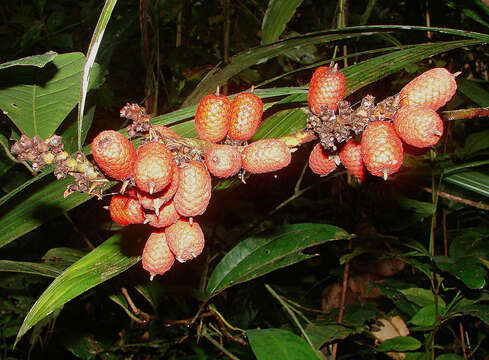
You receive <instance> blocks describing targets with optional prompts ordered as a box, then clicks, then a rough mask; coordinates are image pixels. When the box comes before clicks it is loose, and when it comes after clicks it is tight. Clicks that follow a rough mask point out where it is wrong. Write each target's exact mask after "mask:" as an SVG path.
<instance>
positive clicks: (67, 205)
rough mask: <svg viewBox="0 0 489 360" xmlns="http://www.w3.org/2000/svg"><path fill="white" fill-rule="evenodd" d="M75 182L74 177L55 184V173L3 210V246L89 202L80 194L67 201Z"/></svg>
mask: <svg viewBox="0 0 489 360" xmlns="http://www.w3.org/2000/svg"><path fill="white" fill-rule="evenodd" d="M72 181H73V180H72V179H70V178H66V179H63V180H59V181H55V179H54V176H53V175H52V174H51V176H50V177H44V178H43V179H41V181H37V182H35V183H33V184H32V186H30V187H29V191H22V192H21V193H18V194H17V195H16V196H14V197H13V198H12V199H11V200H10V201H9V202H8V203H7V204H5V205H3V206H2V207H0V229H2V231H1V233H0V247H2V246H5V245H6V244H8V243H9V242H11V241H13V240H15V239H17V238H18V237H19V236H21V235H23V234H25V233H27V232H29V231H31V230H33V229H35V228H37V227H38V226H39V225H41V224H42V223H43V222H45V221H47V220H49V219H52V218H53V217H55V216H58V215H60V214H62V213H63V212H65V211H68V210H70V209H72V208H74V207H75V206H78V205H80V204H81V203H83V202H85V201H86V200H88V199H89V198H90V196H88V195H86V194H83V193H78V192H75V193H73V194H71V195H70V196H68V197H67V198H65V199H64V198H63V192H64V190H65V189H66V186H67V185H68V184H70V183H71V182H72ZM19 205H21V206H19Z"/></svg>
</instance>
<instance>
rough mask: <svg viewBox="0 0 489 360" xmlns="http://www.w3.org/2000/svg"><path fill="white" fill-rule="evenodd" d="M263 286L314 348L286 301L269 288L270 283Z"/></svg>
mask: <svg viewBox="0 0 489 360" xmlns="http://www.w3.org/2000/svg"><path fill="white" fill-rule="evenodd" d="M265 288H266V289H267V290H268V291H269V292H270V294H272V296H273V297H274V298H275V299H277V300H278V301H279V303H280V305H282V307H283V308H284V309H285V310H286V311H287V312H288V313H289V315H290V317H291V318H292V320H293V321H294V323H295V324H296V325H297V327H298V328H299V330H300V331H301V333H302V335H303V336H304V338H305V339H306V341H307V342H308V343H309V345H310V346H311V348H312V349H313V350H316V349H315V348H314V345H313V344H312V342H311V339H309V336H307V333H306V332H305V330H304V328H303V327H302V325H301V323H300V321H299V319H297V316H295V314H294V312H293V311H292V310H291V309H290V307H289V305H287V303H286V302H285V301H284V300H283V299H282V298H281V297H280V296H279V295H278V294H277V293H276V292H275V291H274V290H273V289H272V288H271V286H270V285H268V284H265Z"/></svg>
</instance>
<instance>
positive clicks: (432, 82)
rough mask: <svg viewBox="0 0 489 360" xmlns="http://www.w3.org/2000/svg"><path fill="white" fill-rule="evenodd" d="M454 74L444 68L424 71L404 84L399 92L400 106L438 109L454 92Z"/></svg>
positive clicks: (455, 84)
mask: <svg viewBox="0 0 489 360" xmlns="http://www.w3.org/2000/svg"><path fill="white" fill-rule="evenodd" d="M456 90H457V82H456V81H455V76H453V74H451V73H450V72H449V71H448V70H447V69H445V68H433V69H430V70H428V71H425V72H424V73H422V74H421V75H419V76H418V77H417V78H414V79H413V80H411V81H410V82H409V83H408V84H406V86H404V87H403V88H402V90H401V92H400V94H399V97H400V103H401V105H402V106H406V105H419V106H424V107H429V108H431V109H433V110H435V111H436V110H438V109H439V108H441V107H442V106H443V105H445V104H446V103H447V102H448V101H449V100H450V99H451V98H452V96H453V95H454V94H455V91H456Z"/></svg>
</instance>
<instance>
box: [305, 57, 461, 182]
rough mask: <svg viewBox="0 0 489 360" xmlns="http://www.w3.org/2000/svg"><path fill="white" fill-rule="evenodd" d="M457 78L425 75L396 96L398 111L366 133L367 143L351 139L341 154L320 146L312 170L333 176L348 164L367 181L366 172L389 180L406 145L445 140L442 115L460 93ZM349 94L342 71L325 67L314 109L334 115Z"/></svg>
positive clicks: (317, 79) (438, 72) (315, 85)
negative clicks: (440, 109)
mask: <svg viewBox="0 0 489 360" xmlns="http://www.w3.org/2000/svg"><path fill="white" fill-rule="evenodd" d="M455 76H456V75H454V74H451V73H450V72H449V71H448V70H446V69H445V68H433V69H430V70H428V71H426V72H424V73H422V74H421V75H419V76H418V77H416V78H415V79H413V80H412V81H410V82H409V83H408V84H407V85H405V86H404V87H403V88H402V90H401V91H400V93H399V94H397V95H396V96H395V97H394V104H393V106H394V108H395V111H394V112H393V113H390V114H388V116H385V117H384V118H383V119H382V120H377V119H375V118H374V117H373V119H372V121H371V122H369V123H368V125H367V126H366V128H365V131H363V133H362V136H361V141H356V140H354V139H351V140H349V141H347V142H346V143H345V145H344V146H343V147H342V148H341V149H340V151H339V152H338V153H331V152H328V151H325V149H324V148H323V146H321V144H320V143H318V144H317V145H316V147H314V149H313V150H312V152H311V154H310V157H309V165H310V168H311V170H312V171H313V172H315V173H316V174H320V175H327V174H329V173H331V172H332V171H334V170H335V169H336V168H337V166H338V165H339V164H340V163H343V165H344V166H345V168H346V169H347V170H348V171H349V172H350V173H351V174H353V175H354V176H356V177H357V178H358V179H359V180H361V181H362V180H363V179H364V177H365V168H366V169H367V170H368V171H369V172H370V173H371V174H372V175H375V176H380V177H383V178H384V179H387V177H388V176H389V175H391V174H393V173H395V172H397V171H398V170H399V168H400V167H401V165H402V162H403V145H402V142H403V141H404V142H405V143H406V144H409V145H412V146H414V147H418V148H424V147H429V146H433V145H435V144H436V143H437V142H438V141H439V140H440V138H441V136H442V134H443V121H442V119H441V117H440V116H439V115H438V113H437V112H436V111H437V110H438V109H439V108H440V107H442V106H444V105H445V104H446V103H447V102H448V101H449V100H450V99H451V98H452V97H453V95H454V94H455V91H456V89H457V83H456V81H455ZM344 94H345V77H344V76H343V74H342V73H341V72H339V71H338V70H337V67H336V66H335V67H319V68H317V69H316V71H315V72H314V74H313V77H312V79H311V83H310V85H309V93H308V103H309V108H310V110H311V112H312V113H313V115H317V116H318V117H319V116H321V115H322V114H324V113H325V111H333V112H334V111H335V110H336V109H337V108H338V103H339V101H341V100H342V99H343V97H344ZM326 121H327V120H326Z"/></svg>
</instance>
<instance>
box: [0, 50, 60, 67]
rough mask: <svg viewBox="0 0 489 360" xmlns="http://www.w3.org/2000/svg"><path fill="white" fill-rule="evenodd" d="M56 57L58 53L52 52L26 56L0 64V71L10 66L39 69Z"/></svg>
mask: <svg viewBox="0 0 489 360" xmlns="http://www.w3.org/2000/svg"><path fill="white" fill-rule="evenodd" d="M56 56H58V53H56V52H54V51H48V52H47V53H44V54H41V55H33V56H27V57H25V58H22V59H17V60H12V61H7V62H4V63H2V64H0V70H2V69H6V68H8V67H11V66H37V67H39V68H42V67H44V66H45V65H46V64H47V63H49V62H51V61H53V59H54V58H55V57H56Z"/></svg>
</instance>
